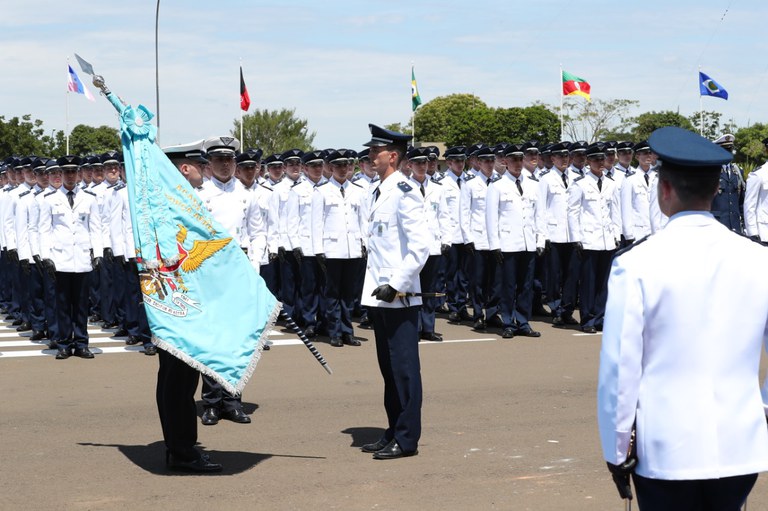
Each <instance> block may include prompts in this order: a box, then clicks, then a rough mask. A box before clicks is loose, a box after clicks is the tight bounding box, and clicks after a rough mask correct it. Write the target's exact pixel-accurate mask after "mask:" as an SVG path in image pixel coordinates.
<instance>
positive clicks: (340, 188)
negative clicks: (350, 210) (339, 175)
mask: <svg viewBox="0 0 768 511" xmlns="http://www.w3.org/2000/svg"><path fill="white" fill-rule="evenodd" d="M339 190H341V196H342V197H344V187H343V186H340V187H339Z"/></svg>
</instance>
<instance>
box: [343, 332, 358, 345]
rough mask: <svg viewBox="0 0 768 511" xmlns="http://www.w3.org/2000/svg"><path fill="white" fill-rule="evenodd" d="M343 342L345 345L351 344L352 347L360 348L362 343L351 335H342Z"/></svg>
mask: <svg viewBox="0 0 768 511" xmlns="http://www.w3.org/2000/svg"><path fill="white" fill-rule="evenodd" d="M341 342H343V343H344V344H349V345H350V346H360V341H358V340H357V339H355V338H354V337H353V336H352V335H350V334H341Z"/></svg>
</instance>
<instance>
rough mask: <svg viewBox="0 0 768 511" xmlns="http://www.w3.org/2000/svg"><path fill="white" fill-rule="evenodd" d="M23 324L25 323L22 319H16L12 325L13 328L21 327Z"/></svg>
mask: <svg viewBox="0 0 768 511" xmlns="http://www.w3.org/2000/svg"><path fill="white" fill-rule="evenodd" d="M22 323H24V322H23V321H22V320H20V319H14V320H13V323H11V326H19V325H21V324H22ZM17 332H18V330H17Z"/></svg>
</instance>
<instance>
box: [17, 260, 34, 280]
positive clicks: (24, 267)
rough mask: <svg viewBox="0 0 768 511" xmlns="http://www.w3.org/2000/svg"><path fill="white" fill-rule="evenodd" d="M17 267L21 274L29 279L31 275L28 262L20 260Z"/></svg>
mask: <svg viewBox="0 0 768 511" xmlns="http://www.w3.org/2000/svg"><path fill="white" fill-rule="evenodd" d="M19 267H20V268H21V273H23V274H24V275H26V276H27V277H29V276H30V275H31V274H32V267H31V266H30V265H29V261H27V260H26V259H22V260H21V261H19Z"/></svg>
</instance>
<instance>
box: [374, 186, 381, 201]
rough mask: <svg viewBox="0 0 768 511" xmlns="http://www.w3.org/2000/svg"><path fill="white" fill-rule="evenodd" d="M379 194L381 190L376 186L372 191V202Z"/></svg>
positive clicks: (377, 198)
mask: <svg viewBox="0 0 768 511" xmlns="http://www.w3.org/2000/svg"><path fill="white" fill-rule="evenodd" d="M379 195H381V190H379V188H378V187H376V189H375V190H374V191H373V202H376V201H377V200H379Z"/></svg>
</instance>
